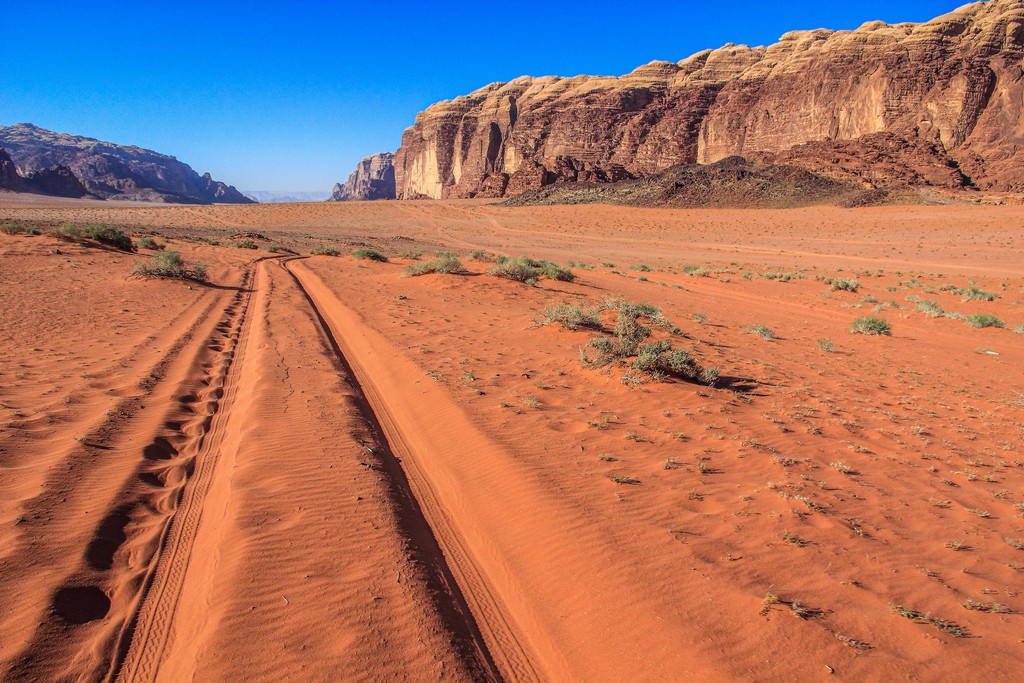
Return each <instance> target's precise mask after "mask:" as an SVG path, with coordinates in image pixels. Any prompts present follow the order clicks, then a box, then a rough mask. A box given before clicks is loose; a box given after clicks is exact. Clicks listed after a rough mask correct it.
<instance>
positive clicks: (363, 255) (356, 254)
mask: <svg viewBox="0 0 1024 683" xmlns="http://www.w3.org/2000/svg"><path fill="white" fill-rule="evenodd" d="M352 257H353V258H360V259H364V260H367V261H380V262H381V263H387V260H388V257H387V256H385V255H384V254H382V253H380V252H379V251H375V250H373V249H369V248H367V247H360V248H359V249H356V250H355V251H353V252H352Z"/></svg>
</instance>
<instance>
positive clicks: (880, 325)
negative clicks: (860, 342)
mask: <svg viewBox="0 0 1024 683" xmlns="http://www.w3.org/2000/svg"><path fill="white" fill-rule="evenodd" d="M850 332H851V333H853V334H879V335H881V334H884V335H891V334H892V325H890V324H889V322H888V321H886V320H883V319H882V318H875V317H872V316H864V317H861V318H857V319H856V320H854V321H853V324H852V325H850Z"/></svg>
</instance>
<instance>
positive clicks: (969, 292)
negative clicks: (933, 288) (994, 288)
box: [954, 285, 996, 301]
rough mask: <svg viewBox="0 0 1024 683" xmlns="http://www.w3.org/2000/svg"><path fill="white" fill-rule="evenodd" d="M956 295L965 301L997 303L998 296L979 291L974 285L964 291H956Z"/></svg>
mask: <svg viewBox="0 0 1024 683" xmlns="http://www.w3.org/2000/svg"><path fill="white" fill-rule="evenodd" d="M954 293H956V294H959V295H961V296H963V300H964V301H995V300H996V295H995V294H993V293H992V292H986V291H984V290H981V289H978V288H977V287H975V286H974V285H971V286H970V287H965V288H964V289H957V290H954Z"/></svg>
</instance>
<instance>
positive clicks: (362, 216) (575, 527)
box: [0, 196, 1024, 681]
mask: <svg viewBox="0 0 1024 683" xmlns="http://www.w3.org/2000/svg"><path fill="white" fill-rule="evenodd" d="M10 220H14V221H19V222H21V223H22V224H24V225H26V226H33V227H36V228H38V229H39V230H40V231H42V232H43V234H40V235H32V236H30V235H24V234H21V235H7V234H0V264H2V266H0V306H2V309H0V310H2V311H3V315H2V318H0V340H2V343H0V491H2V492H3V495H2V496H0V601H2V603H3V604H4V605H5V609H4V610H3V611H2V613H0V634H2V636H3V637H2V638H0V677H2V678H3V680H11V681H14V680H18V681H20V680H39V681H50V680H83V681H98V680H123V681H141V680H147V681H153V680H160V681H180V680H203V681H210V680H224V681H227V680H243V679H246V680H248V679H253V680H389V681H390V680H412V681H433V680H507V681H529V680H543V681H624V680H645V681H655V680H663V681H678V680H758V681H770V680H778V681H783V680H794V679H797V678H800V679H806V680H844V681H861V680H893V679H906V680H920V681H931V680H971V679H974V680H977V679H986V680H1005V681H1012V680H1017V679H1019V673H1020V668H1021V661H1022V658H1024V641H1022V635H1021V634H1022V631H1021V625H1022V624H1021V621H1020V620H1021V611H1022V610H1024V596H1022V595H1021V594H1020V593H1021V590H1022V589H1021V576H1022V572H1024V528H1022V526H1024V519H1022V513H1024V469H1022V468H1024V420H1022V417H1024V382H1022V379H1024V373H1022V371H1021V368H1022V367H1024V334H1020V333H1015V330H1014V328H1018V326H1021V325H1024V305H1022V301H1024V249H1022V247H1024V245H1022V243H1021V239H1022V238H1021V235H1024V207H1020V206H1016V207H995V206H941V207H939V206H889V207H879V208H864V209H838V208H832V207H814V208H807V209H792V210H785V211H761V210H745V211H739V210H735V211H732V210H706V211H697V210H663V209H635V208H624V207H608V206H597V205H592V206H579V207H536V208H504V207H498V206H492V205H489V204H488V203H487V202H482V201H436V202H429V201H423V202H393V201H391V202H352V203H331V204H326V203H325V204H289V205H266V206H212V207H197V206H142V205H118V204H116V203H113V202H106V203H100V202H86V201H73V200H47V199H45V198H42V199H40V198H37V199H34V200H33V201H24V200H18V199H14V198H12V197H10V196H0V222H3V221H10ZM64 222H72V223H77V224H91V223H111V224H115V225H118V226H120V227H122V228H123V229H124V230H125V231H126V232H128V233H129V234H132V235H133V236H134V237H136V238H138V237H142V236H155V238H156V239H157V240H158V241H160V242H164V243H166V244H167V247H168V248H172V249H175V250H178V251H180V252H181V254H182V256H183V257H185V258H186V259H187V260H189V261H202V262H205V263H207V264H208V267H209V283H208V284H201V283H197V282H185V281H168V280H157V279H144V278H139V277H134V276H132V272H133V263H134V262H135V261H136V260H138V259H141V260H147V259H150V258H152V253H153V252H151V251H147V250H143V249H140V250H139V253H138V254H126V253H123V252H118V251H114V250H111V249H108V248H103V247H101V246H100V245H96V244H92V243H78V242H65V241H59V240H57V239H56V238H54V237H53V236H51V235H48V234H46V231H47V230H49V229H51V228H53V227H56V226H58V225H60V224H62V223H64ZM239 240H252V241H253V242H254V243H255V244H257V245H258V246H260V247H269V248H263V249H257V250H250V249H242V248H237V247H235V246H233V244H235V243H237V242H238V241H239ZM325 245H326V246H333V247H335V248H337V249H338V250H339V251H340V255H339V256H334V257H332V256H325V255H316V256H310V255H309V252H310V250H311V249H312V248H313V247H316V246H325ZM356 247H370V248H373V249H376V250H377V251H379V252H381V253H383V254H384V255H386V256H387V257H389V260H388V262H377V261H372V260H364V259H356V258H353V257H352V256H350V255H349V254H350V253H351V251H352V250H353V249H354V248H356ZM439 250H440V251H445V252H452V253H455V254H457V255H458V256H459V258H460V260H461V262H462V264H463V265H464V266H465V268H466V272H465V273H463V274H428V275H424V276H420V277H406V276H405V269H406V268H407V267H408V266H409V265H412V264H416V263H422V262H423V261H426V260H428V259H429V258H431V257H432V255H433V254H432V252H434V251H439ZM474 250H483V251H486V252H491V253H496V254H503V255H507V256H517V255H527V256H531V257H535V258H544V259H550V260H552V261H555V262H557V263H559V264H561V265H565V264H567V263H569V262H572V264H573V265H571V266H570V268H571V270H573V272H574V273H575V274H576V279H575V281H572V282H562V281H555V280H549V279H541V280H540V281H539V282H537V283H536V285H533V286H531V285H528V284H523V283H519V282H513V281H509V280H506V279H501V278H497V277H495V276H493V275H489V274H488V271H489V270H490V268H491V267H492V265H493V264H492V263H490V262H487V261H483V260H476V259H474V258H473V257H472V256H471V252H473V251H474ZM832 278H844V279H856V280H857V282H858V284H859V287H858V288H857V289H856V291H843V290H834V289H833V288H832V287H831V286H830V285H829V284H828V282H827V280H828V279H832ZM972 287H973V288H975V289H973V290H972V289H971V288H972ZM971 292H974V293H977V292H982V293H987V294H991V295H992V299H993V300H991V301H989V300H984V299H987V298H988V297H987V296H984V297H981V298H978V297H974V298H972V297H971V296H970V293H971ZM611 298H619V299H623V300H626V301H630V302H643V303H650V304H653V305H655V306H657V307H658V308H660V309H661V310H662V312H663V314H664V316H665V318H667V319H668V320H669V321H671V322H672V323H674V325H676V326H678V328H679V329H678V331H677V332H675V333H673V334H672V339H673V343H675V344H676V345H678V346H680V347H683V348H686V349H688V350H691V351H692V353H693V356H694V357H695V358H696V359H697V360H698V362H700V363H701V364H702V365H704V366H714V367H717V368H718V369H719V371H720V376H719V378H718V380H717V381H716V382H715V383H714V384H713V385H712V386H706V385H703V384H698V383H691V382H686V381H683V380H680V379H669V380H667V381H650V382H645V383H642V384H640V385H639V386H627V385H626V384H624V383H623V382H622V381H621V380H622V377H623V369H622V368H620V367H611V368H603V369H593V368H588V367H585V366H583V365H582V364H581V363H580V362H579V357H580V354H579V350H580V348H581V347H585V346H586V345H587V343H588V341H589V340H590V338H592V337H593V336H595V334H597V333H595V332H594V331H592V330H591V331H587V330H567V329H562V328H561V327H560V326H558V325H555V324H544V315H543V313H544V310H545V309H546V308H547V307H549V306H552V305H555V304H559V303H570V304H575V305H582V306H597V305H598V304H600V303H601V302H606V301H608V300H609V299H611ZM922 301H926V302H931V304H932V306H930V307H929V306H925V305H922V304H921V302H922ZM936 310H939V311H944V312H946V313H948V314H950V315H949V316H943V315H929V314H928V311H931V312H932V313H933V314H934V313H935V311H936ZM974 314H991V315H993V316H995V317H997V318H998V319H999V320H1000V321H1001V322H1002V323H1003V324H1004V327H1002V328H998V327H986V328H981V329H978V328H974V327H971V326H970V325H968V324H967V323H966V321H965V320H964V318H965V317H966V316H970V315H974ZM868 315H870V316H877V317H880V318H883V319H885V320H887V321H888V322H889V323H890V324H891V326H892V334H891V336H865V335H859V334H851V333H850V326H851V323H852V322H853V320H854V319H855V318H857V317H860V316H868ZM606 322H607V321H606ZM1019 331H1024V327H1020V328H1019ZM757 332H760V334H758V333H757ZM659 334H661V332H659Z"/></svg>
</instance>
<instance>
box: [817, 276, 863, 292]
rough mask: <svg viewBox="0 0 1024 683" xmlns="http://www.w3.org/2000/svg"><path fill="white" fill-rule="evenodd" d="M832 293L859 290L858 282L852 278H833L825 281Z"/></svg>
mask: <svg viewBox="0 0 1024 683" xmlns="http://www.w3.org/2000/svg"><path fill="white" fill-rule="evenodd" d="M825 282H827V283H828V285H829V287H831V288H832V291H833V292H856V291H857V290H858V289H859V288H860V282H858V281H857V280H856V279H854V278H848V277H834V278H830V279H828V280H826V281H825Z"/></svg>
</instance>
